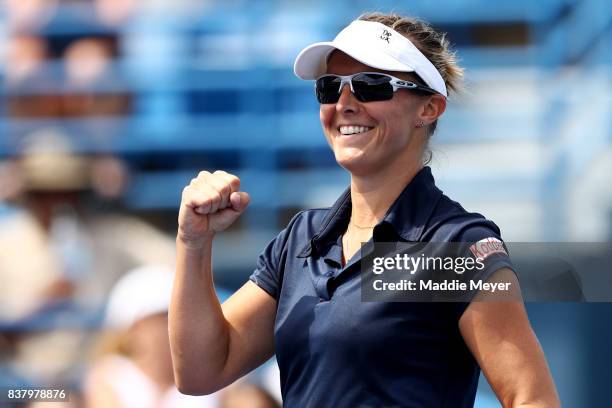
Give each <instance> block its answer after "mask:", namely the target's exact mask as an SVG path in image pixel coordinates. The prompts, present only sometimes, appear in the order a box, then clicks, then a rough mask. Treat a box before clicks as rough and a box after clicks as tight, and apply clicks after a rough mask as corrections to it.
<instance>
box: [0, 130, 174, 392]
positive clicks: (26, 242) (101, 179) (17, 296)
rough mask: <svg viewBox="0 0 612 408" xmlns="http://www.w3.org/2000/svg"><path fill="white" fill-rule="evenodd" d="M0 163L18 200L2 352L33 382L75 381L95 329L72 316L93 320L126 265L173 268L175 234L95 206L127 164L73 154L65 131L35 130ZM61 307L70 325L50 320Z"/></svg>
mask: <svg viewBox="0 0 612 408" xmlns="http://www.w3.org/2000/svg"><path fill="white" fill-rule="evenodd" d="M0 168H2V169H4V170H3V171H0V177H2V178H3V179H2V180H0V185H1V186H2V187H3V189H2V191H0V196H3V197H2V198H3V199H6V200H9V201H10V202H12V203H13V204H14V205H17V207H16V208H15V210H14V211H12V212H11V213H9V215H6V216H3V217H1V218H0V279H1V281H2V285H0V323H3V324H5V325H6V324H11V325H12V327H13V329H12V332H13V334H12V335H11V336H10V341H11V342H12V344H11V347H12V349H13V352H12V353H10V355H8V356H4V358H5V359H8V361H6V363H7V364H8V366H9V367H11V369H12V370H14V371H15V372H17V373H18V375H19V376H21V377H24V378H29V379H31V380H32V381H35V382H37V381H40V382H42V383H45V382H46V381H48V380H49V379H53V380H57V378H58V376H60V377H61V376H66V378H72V379H75V378H77V377H78V369H79V363H81V360H82V358H83V354H85V353H86V352H87V349H88V347H89V340H90V337H91V336H90V334H89V333H87V332H85V331H78V330H70V329H69V327H70V324H72V327H79V326H78V325H84V324H87V322H88V321H91V320H92V319H93V318H94V317H95V311H96V310H98V308H99V307H100V306H101V305H102V304H103V303H104V300H105V299H106V296H107V294H108V292H109V290H110V288H111V287H112V285H113V284H114V283H115V282H116V280H117V279H118V277H119V276H121V275H122V274H123V273H124V272H125V271H126V270H129V269H131V268H133V267H136V266H138V265H142V264H147V263H151V262H153V263H156V264H162V265H167V266H168V267H173V265H174V245H173V244H174V242H173V240H172V239H171V238H169V237H166V236H165V235H164V234H162V233H161V232H159V231H158V230H157V229H155V228H153V227H151V226H150V225H148V224H147V223H145V222H143V221H140V220H139V219H136V218H135V217H131V216H127V215H125V214H122V213H120V212H116V211H105V212H104V213H95V212H92V211H91V205H90V204H91V202H90V200H91V198H92V197H95V200H96V201H95V202H96V203H99V202H101V200H109V199H113V198H116V197H117V196H118V195H120V194H121V193H122V191H123V187H125V186H126V184H127V169H126V167H125V166H124V165H123V164H122V162H121V161H120V160H118V159H117V158H113V157H110V156H105V157H102V158H101V159H98V158H92V157H86V156H83V155H77V154H75V153H74V152H73V150H72V146H71V145H70V142H69V139H68V138H67V136H66V135H64V134H62V133H61V132H60V131H57V130H52V129H45V130H42V131H39V132H37V133H35V134H32V135H30V137H29V138H27V140H25V141H24V149H23V153H22V155H21V156H20V157H18V158H15V159H12V160H10V161H9V162H7V163H4V164H3V165H2V166H0ZM107 170H110V171H107ZM5 180H6V181H8V180H10V181H11V182H10V183H8V182H5ZM4 186H9V188H8V189H6V190H10V191H6V190H5V189H4ZM96 189H101V190H100V192H101V194H97V192H96ZM92 190H93V191H92ZM92 193H93V194H94V195H92ZM96 194H97V195H96ZM98 205H99V204H98ZM60 313H64V314H65V316H64V317H65V318H64V319H63V320H59V321H60V322H61V321H64V322H65V321H67V322H71V323H70V324H69V325H68V326H67V327H68V328H67V329H62V327H63V326H62V324H61V323H59V325H58V327H54V326H53V324H52V323H51V322H53V321H55V320H53V318H58V316H63V315H62V314H60ZM66 319H68V320H66ZM41 325H43V326H42V327H41ZM64 325H66V323H64ZM75 325H76V326H75ZM47 326H50V328H49V327H47Z"/></svg>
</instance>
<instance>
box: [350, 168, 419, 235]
mask: <svg viewBox="0 0 612 408" xmlns="http://www.w3.org/2000/svg"><path fill="white" fill-rule="evenodd" d="M409 163H413V164H412V165H410V164H409V165H406V164H404V166H403V167H402V168H400V169H397V168H389V169H388V171H381V172H379V173H376V174H370V175H365V176H362V175H359V176H358V175H354V174H353V175H351V202H352V209H351V222H352V223H353V224H356V225H359V226H361V227H373V226H374V225H376V224H377V223H378V222H379V221H380V220H381V219H382V218H383V217H384V216H385V214H386V212H387V211H388V210H389V207H391V204H393V202H394V201H395V199H396V198H397V197H398V196H399V195H400V193H401V192H402V190H403V189H404V188H405V187H406V185H407V184H408V183H409V182H410V181H411V180H412V179H413V178H414V176H415V175H416V174H417V173H418V172H419V171H420V170H421V169H422V168H423V165H422V164H421V162H420V161H413V162H409Z"/></svg>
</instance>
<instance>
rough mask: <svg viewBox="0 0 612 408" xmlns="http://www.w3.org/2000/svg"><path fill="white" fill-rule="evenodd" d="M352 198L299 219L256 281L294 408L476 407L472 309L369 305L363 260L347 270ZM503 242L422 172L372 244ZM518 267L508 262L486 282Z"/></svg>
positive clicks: (264, 257)
mask: <svg viewBox="0 0 612 408" xmlns="http://www.w3.org/2000/svg"><path fill="white" fill-rule="evenodd" d="M350 214H351V197H350V190H349V189H347V190H346V191H345V192H344V193H343V194H342V195H341V196H340V197H339V198H338V200H337V201H336V203H335V204H334V205H333V206H332V207H331V208H324V209H312V210H307V211H303V212H300V213H299V214H297V215H296V216H295V217H294V218H293V219H292V220H291V222H290V223H289V225H288V226H287V227H286V228H285V229H284V230H282V231H281V232H280V233H279V234H278V235H277V236H276V238H274V239H273V240H272V241H271V242H270V243H269V245H268V246H267V247H266V249H265V250H264V251H263V252H262V254H261V255H260V256H259V259H258V261H257V268H256V270H255V271H254V272H253V274H252V275H251V277H250V279H251V280H252V281H253V282H254V283H255V284H257V285H258V286H259V287H261V288H262V289H263V290H265V291H266V292H267V293H269V294H270V296H272V297H274V298H275V299H276V300H277V314H276V321H275V326H274V337H275V346H276V358H277V361H278V365H279V368H280V374H281V389H282V395H283V403H284V405H285V406H287V407H351V408H352V407H471V406H473V404H474V398H475V395H476V387H477V383H478V376H479V373H480V369H479V367H478V365H477V363H476V361H475V360H474V358H473V356H472V354H471V353H470V351H469V350H468V348H467V346H466V345H465V343H464V341H463V338H462V336H461V334H460V332H459V327H458V321H459V318H460V317H461V314H462V313H463V311H464V310H465V309H466V307H467V305H468V303H467V302H462V303H458V302H453V303H450V302H437V303H434V302H428V303H425V302H362V300H361V286H360V285H361V279H360V274H361V268H360V262H359V260H360V257H361V254H360V253H359V252H360V251H358V252H357V253H356V254H355V256H353V258H351V259H350V260H348V262H347V263H346V265H345V266H342V241H341V239H342V234H343V232H344V231H345V230H346V227H347V225H348V222H349V218H350ZM488 238H496V239H499V240H501V237H500V232H499V228H498V227H497V226H496V225H495V224H494V223H493V222H491V221H489V220H486V219H485V218H484V217H483V216H482V215H480V214H476V213H469V212H467V211H466V210H464V209H463V208H462V207H461V206H460V205H459V204H458V203H456V202H454V201H452V200H451V199H449V198H448V197H447V196H445V195H444V194H443V193H442V191H441V190H440V189H438V188H437V187H436V185H435V182H434V178H433V176H432V174H431V170H430V168H429V167H424V168H423V169H422V170H421V171H420V172H419V173H418V174H417V175H416V176H415V177H414V178H413V179H412V181H411V182H410V183H409V184H408V185H407V186H406V187H405V189H404V190H403V191H402V193H401V194H400V195H399V197H398V198H397V199H396V201H395V202H394V203H393V204H392V205H391V207H390V209H389V211H388V212H387V214H386V215H385V217H384V219H383V220H382V221H381V222H380V223H379V224H377V226H376V227H375V228H374V231H373V237H372V239H373V241H374V242H429V241H435V242H479V241H481V240H484V239H488ZM502 267H508V268H513V267H512V264H511V262H510V260H509V258H508V257H507V256H506V255H505V254H496V256H492V257H488V258H487V259H486V261H485V268H484V269H483V270H481V271H479V272H478V273H479V274H480V276H479V277H480V278H482V279H485V280H486V279H487V278H488V277H490V276H491V275H492V274H493V273H494V272H495V271H496V270H498V269H500V268H502Z"/></svg>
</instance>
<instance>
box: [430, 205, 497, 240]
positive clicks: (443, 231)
mask: <svg viewBox="0 0 612 408" xmlns="http://www.w3.org/2000/svg"><path fill="white" fill-rule="evenodd" d="M486 238H496V239H500V240H501V231H500V229H499V227H498V226H497V224H495V223H494V222H493V221H492V220H490V219H488V218H486V217H485V216H484V215H482V214H480V213H477V212H470V211H467V210H466V209H465V208H463V206H462V205H461V204H459V203H458V202H456V201H454V200H452V199H451V198H449V197H448V196H446V195H444V194H442V196H441V198H440V200H439V201H438V203H437V204H436V207H435V209H434V211H433V213H432V216H431V217H430V219H429V221H428V222H427V225H426V228H425V230H424V232H423V240H424V241H441V242H477V241H480V240H482V239H486Z"/></svg>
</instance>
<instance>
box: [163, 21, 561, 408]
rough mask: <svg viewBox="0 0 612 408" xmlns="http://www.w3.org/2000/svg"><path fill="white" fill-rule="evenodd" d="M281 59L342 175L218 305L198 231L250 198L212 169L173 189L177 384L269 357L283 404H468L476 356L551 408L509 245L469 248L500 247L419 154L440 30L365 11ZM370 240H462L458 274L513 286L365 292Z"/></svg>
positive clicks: (442, 84)
mask: <svg viewBox="0 0 612 408" xmlns="http://www.w3.org/2000/svg"><path fill="white" fill-rule="evenodd" d="M294 71H295V74H296V75H297V76H298V77H300V78H302V79H306V80H315V88H316V97H317V100H318V101H319V103H320V120H321V125H322V128H323V132H324V134H325V137H326V139H327V141H328V143H329V145H330V147H331V149H332V150H333V152H334V155H335V158H336V160H337V162H338V164H339V165H340V166H342V167H343V168H345V169H346V170H347V171H348V172H349V173H350V176H351V183H350V186H349V187H348V188H347V189H346V191H345V192H344V193H343V194H342V195H341V196H340V197H339V198H338V200H337V201H336V202H335V203H334V204H333V205H332V206H331V207H329V208H324V209H313V210H306V211H302V212H300V213H299V214H297V215H296V216H295V217H294V218H293V219H292V220H291V222H290V223H289V225H288V226H287V227H286V228H285V229H284V230H282V231H281V232H280V233H279V234H278V235H277V236H276V238H274V239H273V240H272V241H271V242H270V243H269V244H268V246H267V247H266V248H265V249H264V251H263V252H262V253H261V255H260V256H259V259H258V261H257V267H256V269H255V271H254V272H253V274H252V275H251V277H250V282H247V283H246V284H245V285H244V286H243V287H242V288H241V289H240V290H238V291H237V292H236V293H235V294H234V295H233V296H232V297H231V298H230V299H228V300H227V301H226V302H225V303H223V305H220V304H219V302H218V301H217V298H216V296H215V295H214V289H213V283H212V273H211V258H212V242H213V239H214V236H215V234H216V233H219V232H221V231H223V230H225V229H226V228H227V227H229V226H230V225H231V224H232V223H233V222H234V221H235V220H236V219H237V218H238V217H239V216H240V214H241V213H242V212H243V211H245V209H246V207H247V205H248V203H249V195H248V194H247V193H246V192H243V191H240V180H239V179H238V178H237V177H236V176H233V175H231V174H228V173H226V172H223V171H216V172H214V173H209V172H201V173H200V174H199V175H198V176H197V177H196V178H194V179H193V180H192V182H191V183H190V185H189V186H187V187H186V188H185V189H184V191H183V197H182V202H181V208H180V212H179V230H178V234H177V273H176V277H175V282H174V292H173V298H172V304H171V307H170V314H169V316H170V322H169V328H170V340H171V346H172V356H173V361H174V370H175V377H176V381H177V384H178V386H179V389H181V391H183V392H186V393H193V394H199V393H210V392H214V391H216V390H218V389H220V388H222V387H224V386H225V385H227V384H229V383H231V382H232V381H234V380H235V379H237V378H239V377H240V376H242V375H244V374H245V373H247V372H249V371H250V370H252V369H253V368H255V367H257V366H258V365H260V364H261V363H263V362H264V361H265V360H267V359H268V358H269V357H271V356H272V355H274V354H276V357H277V361H278V364H279V367H280V373H281V388H282V395H283V402H284V403H285V404H286V405H287V406H290V407H294V406H295V407H302V406H317V407H319V406H320V407H327V406H333V407H356V406H374V407H379V406H380V407H382V406H385V407H398V406H410V407H432V406H436V407H450V406H452V407H469V406H473V403H474V397H475V394H476V387H477V384H478V377H479V373H480V369H481V368H482V370H483V372H484V374H485V376H486V377H487V379H488V381H489V382H490V383H491V386H492V388H493V390H494V391H495V392H496V394H497V396H498V398H499V400H500V401H501V402H502V403H503V405H504V406H506V407H508V406H519V405H520V406H523V407H527V406H531V407H536V406H546V407H555V406H558V399H557V396H556V390H555V386H554V384H553V382H552V379H551V377H550V373H549V371H548V367H547V365H546V361H545V359H544V357H543V353H542V350H541V348H540V346H539V344H538V341H537V339H536V338H535V336H534V334H533V332H532V330H531V328H530V326H529V322H528V320H527V316H526V313H525V309H524V307H523V303H522V301H521V300H517V299H520V289H519V287H518V281H517V279H516V276H515V274H514V271H513V265H512V262H511V261H510V258H509V257H508V254H507V253H506V251H505V250H502V249H501V248H500V250H499V251H496V252H494V253H491V254H485V255H482V256H481V257H478V256H477V254H478V253H477V252H476V254H475V253H474V252H473V251H471V250H470V248H474V245H477V244H478V243H480V242H492V241H494V242H499V243H500V245H501V246H503V241H502V240H501V234H500V231H499V228H498V227H497V226H496V225H495V224H494V223H493V222H492V221H490V220H487V219H486V218H484V217H483V216H482V215H480V214H476V213H470V212H467V211H466V210H465V209H463V207H461V206H460V205H459V204H458V203H457V202H455V201H452V200H451V199H450V198H448V197H447V196H445V195H444V194H443V193H442V191H441V190H440V189H438V188H437V187H436V185H435V181H434V178H433V176H432V174H431V169H430V168H429V167H427V166H425V165H424V162H426V160H427V144H428V141H429V138H430V137H431V135H432V134H433V132H434V130H435V127H436V123H437V120H438V118H440V116H441V115H442V114H443V113H444V111H445V109H446V103H447V96H448V90H451V91H455V90H457V89H458V88H459V79H460V77H461V74H462V70H461V68H459V67H458V66H457V65H456V62H455V59H454V55H453V53H452V51H451V50H450V48H449V45H448V41H447V40H446V38H445V36H444V35H443V34H441V33H438V32H437V31H435V30H434V29H433V28H431V27H430V26H429V25H427V24H426V23H423V22H421V21H418V20H415V19H411V18H406V17H402V16H398V15H383V14H368V15H364V16H361V17H360V19H358V20H356V21H353V22H352V23H351V24H349V25H348V26H347V27H346V28H345V29H343V30H342V31H341V32H340V33H339V34H338V35H337V36H336V38H335V39H334V40H333V41H331V42H322V43H316V44H313V45H310V46H308V47H306V48H305V49H304V50H303V51H302V52H301V53H300V54H299V55H298V56H297V58H296V61H295V66H294ZM381 242H390V243H394V244H396V243H400V242H460V243H468V245H466V246H464V247H463V248H464V250H462V251H463V252H462V253H459V254H458V256H459V257H463V258H470V259H473V260H474V261H480V262H482V264H483V268H481V269H479V270H478V271H476V272H474V274H473V275H470V276H469V278H471V279H472V280H473V281H481V282H487V281H490V282H495V283H500V284H505V283H509V285H508V287H510V288H512V290H509V291H508V293H507V297H505V295H503V296H501V297H497V298H496V300H498V301H496V302H494V301H489V302H486V303H485V302H480V301H479V302H476V301H472V300H473V299H474V300H475V299H476V296H477V297H478V300H486V299H487V296H488V294H487V293H484V292H483V291H478V288H476V289H475V290H472V291H470V292H469V296H465V297H463V298H462V299H463V300H462V301H460V302H455V303H450V302H449V303H445V302H435V301H431V302H419V303H417V302H389V301H379V302H364V301H362V296H361V295H362V293H361V277H362V276H367V275H370V274H372V273H373V270H372V267H371V265H370V266H369V267H368V265H367V259H368V258H367V257H368V256H369V255H370V254H371V253H372V251H373V250H374V245H375V244H378V243H381ZM362 243H365V244H364V246H363V247H362ZM359 249H361V251H359ZM451 272H452V271H451ZM454 272H456V273H462V271H458V270H455V271H454ZM466 274H467V272H466ZM415 276H417V277H418V276H419V271H417V272H416V275H415ZM496 296H497V295H496ZM465 299H467V300H465ZM500 299H503V300H504V301H503V302H500V301H499V300H500ZM204 362H205V363H204Z"/></svg>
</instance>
